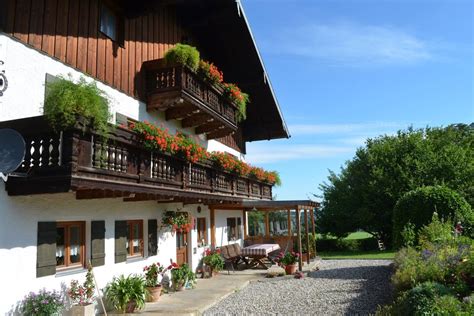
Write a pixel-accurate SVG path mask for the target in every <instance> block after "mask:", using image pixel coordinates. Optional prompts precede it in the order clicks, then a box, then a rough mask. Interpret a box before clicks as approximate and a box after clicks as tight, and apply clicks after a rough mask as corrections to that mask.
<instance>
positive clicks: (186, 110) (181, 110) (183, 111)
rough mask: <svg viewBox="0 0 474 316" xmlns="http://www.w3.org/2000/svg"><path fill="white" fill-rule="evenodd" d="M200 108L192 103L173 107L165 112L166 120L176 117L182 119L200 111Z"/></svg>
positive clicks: (175, 118)
mask: <svg viewBox="0 0 474 316" xmlns="http://www.w3.org/2000/svg"><path fill="white" fill-rule="evenodd" d="M200 112H201V110H199V109H198V108H197V107H196V106H194V105H192V104H189V103H188V104H185V105H183V106H179V107H173V108H170V109H168V110H166V112H165V116H166V120H167V121H169V120H177V119H182V118H185V117H188V116H191V115H193V114H196V113H200Z"/></svg>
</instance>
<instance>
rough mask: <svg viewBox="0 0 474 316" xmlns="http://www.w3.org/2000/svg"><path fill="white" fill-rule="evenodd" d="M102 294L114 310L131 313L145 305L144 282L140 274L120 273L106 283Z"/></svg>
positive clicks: (145, 292) (145, 291)
mask: <svg viewBox="0 0 474 316" xmlns="http://www.w3.org/2000/svg"><path fill="white" fill-rule="evenodd" d="M104 294H105V297H106V298H107V300H108V301H109V302H110V303H111V304H112V306H113V307H114V308H115V309H116V310H118V311H120V312H122V313H125V312H127V313H133V312H134V311H135V309H142V308H143V307H145V297H146V294H147V290H146V282H145V279H144V278H143V277H142V276H140V275H135V274H134V275H129V276H127V277H124V276H123V275H121V276H119V277H114V278H113V280H112V282H110V283H109V284H107V286H106V288H105V290H104Z"/></svg>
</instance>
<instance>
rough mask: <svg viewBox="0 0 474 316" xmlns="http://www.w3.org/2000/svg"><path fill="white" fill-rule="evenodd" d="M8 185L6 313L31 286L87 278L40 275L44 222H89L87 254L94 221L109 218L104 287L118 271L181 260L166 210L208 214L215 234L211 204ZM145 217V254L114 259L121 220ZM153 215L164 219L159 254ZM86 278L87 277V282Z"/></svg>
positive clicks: (1, 239)
mask: <svg viewBox="0 0 474 316" xmlns="http://www.w3.org/2000/svg"><path fill="white" fill-rule="evenodd" d="M4 186H5V185H4V184H3V183H1V184H0V216H1V218H2V221H1V222H0V258H2V260H1V261H0V280H2V284H4V285H8V286H0V297H1V298H2V299H1V300H0V314H3V313H7V312H8V311H10V310H11V309H13V308H14V307H15V306H16V304H17V303H18V301H20V300H21V299H22V298H23V297H24V295H26V294H27V293H28V292H30V291H37V290H39V289H41V288H46V289H49V290H52V289H57V290H61V288H62V287H64V286H67V285H69V283H70V280H71V279H79V280H83V279H84V276H85V270H79V271H77V270H75V271H69V272H65V273H59V274H57V275H54V276H46V277H42V278H36V245H37V225H38V221H85V222H86V239H85V246H86V258H90V225H91V221H93V220H105V225H106V233H105V236H106V241H105V253H106V257H105V265H104V266H101V267H97V268H95V269H94V273H95V276H96V278H97V282H98V284H99V287H100V288H103V287H104V286H105V285H106V284H107V282H109V281H110V280H111V279H112V277H113V276H114V275H120V274H125V275H127V274H130V273H142V269H143V267H144V266H145V265H148V264H150V263H152V262H157V261H158V262H160V263H162V264H164V265H168V264H169V262H170V259H171V260H173V261H175V260H176V236H175V234H172V233H171V232H169V231H167V230H166V229H163V228H160V224H161V218H162V215H163V213H164V211H165V210H179V211H185V212H188V213H189V214H190V215H192V216H193V217H194V218H196V217H206V223H207V227H208V236H210V215H209V210H208V208H207V206H205V205H199V206H201V212H200V213H197V207H198V205H197V204H194V205H185V206H183V204H181V203H173V204H158V203H156V202H154V201H146V202H123V201H122V199H100V200H76V199H75V197H74V194H73V193H58V194H44V195H34V196H22V197H11V196H8V195H7V193H6V191H5V188H4ZM137 219H138V220H143V236H144V247H145V257H144V258H140V259H139V260H133V261H131V262H127V263H118V264H116V263H115V262H114V259H115V258H114V254H115V249H114V248H115V240H114V225H115V221H116V220H137ZM148 219H157V220H158V226H159V227H158V255H157V256H153V257H147V249H148V240H147V235H148V226H147V224H148V223H147V220H148ZM188 244H189V245H190V246H189V247H188V249H189V253H188V255H189V258H190V260H189V263H190V264H191V266H192V267H193V269H194V270H195V269H196V268H197V266H198V264H199V261H200V260H201V258H202V253H203V251H204V249H205V248H204V247H197V231H196V229H193V230H192V231H191V233H190V234H189V237H188ZM194 252H195V253H194ZM81 282H82V281H81Z"/></svg>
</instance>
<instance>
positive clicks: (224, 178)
mask: <svg viewBox="0 0 474 316" xmlns="http://www.w3.org/2000/svg"><path fill="white" fill-rule="evenodd" d="M1 127H10V128H14V129H17V130H18V131H19V132H20V133H21V134H22V135H23V137H24V138H25V142H26V155H25V159H24V161H23V163H22V165H21V166H20V167H19V168H18V170H16V172H17V173H23V174H26V177H27V178H30V179H32V178H34V177H41V178H42V179H45V178H48V177H49V176H54V177H58V178H61V177H73V176H76V177H80V178H86V179H92V180H107V181H108V182H114V183H121V184H124V183H133V184H134V185H136V184H138V185H140V184H143V185H146V186H147V187H148V188H149V187H150V186H152V187H156V188H163V187H164V188H170V189H175V190H176V189H178V190H180V191H183V192H197V193H199V192H204V193H210V194H219V195H224V196H225V195H227V196H232V197H242V198H255V199H271V198H272V185H270V184H268V183H264V182H261V181H258V180H256V179H253V178H247V177H240V176H236V175H234V174H231V173H228V172H226V171H224V170H221V169H220V168H217V167H215V166H214V165H213V163H212V162H211V161H206V162H199V163H189V162H187V161H186V160H184V159H181V158H179V157H177V156H171V155H168V154H164V153H160V152H151V151H149V150H147V149H146V148H144V147H143V145H142V143H141V142H140V140H139V138H138V136H137V135H136V134H135V133H134V132H131V131H129V130H126V129H122V128H112V129H111V131H110V133H109V136H108V138H107V139H104V138H103V137H101V136H99V135H98V134H96V133H94V132H92V131H90V130H88V129H87V128H85V127H84V125H83V124H81V123H80V122H79V123H78V125H77V127H76V128H74V129H71V130H68V131H65V132H61V133H55V132H54V131H53V130H52V129H51V128H50V127H49V126H47V124H46V123H45V122H44V119H43V118H42V117H34V118H27V119H22V120H16V121H10V122H4V123H0V128H1ZM9 181H10V180H9ZM13 181H14V180H13ZM25 183H26V184H28V183H27V182H25ZM48 183H50V182H48ZM53 184H54V183H53ZM53 187H54V185H53ZM7 189H8V188H7ZM38 189H39V191H41V188H38ZM20 191H21V190H20ZM53 191H54V190H53ZM148 192H149V191H148ZM9 193H10V192H9Z"/></svg>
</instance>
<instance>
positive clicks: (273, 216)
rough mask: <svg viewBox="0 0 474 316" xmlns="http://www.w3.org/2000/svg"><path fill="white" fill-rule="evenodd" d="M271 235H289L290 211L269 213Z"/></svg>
mask: <svg viewBox="0 0 474 316" xmlns="http://www.w3.org/2000/svg"><path fill="white" fill-rule="evenodd" d="M268 223H269V230H270V235H272V236H287V235H288V211H274V212H269V213H268Z"/></svg>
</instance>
